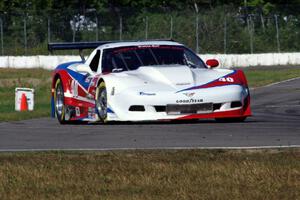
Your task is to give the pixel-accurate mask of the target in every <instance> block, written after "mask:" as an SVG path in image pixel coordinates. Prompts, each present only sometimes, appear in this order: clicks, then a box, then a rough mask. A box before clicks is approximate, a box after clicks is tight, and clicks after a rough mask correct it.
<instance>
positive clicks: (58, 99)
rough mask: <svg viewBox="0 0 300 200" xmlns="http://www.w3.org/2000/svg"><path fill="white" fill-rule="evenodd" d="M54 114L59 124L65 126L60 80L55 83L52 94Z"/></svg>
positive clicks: (63, 100)
mask: <svg viewBox="0 0 300 200" xmlns="http://www.w3.org/2000/svg"><path fill="white" fill-rule="evenodd" d="M54 103H55V114H56V117H57V119H58V122H59V123H60V124H66V122H67V121H66V120H65V97H64V88H63V84H62V81H61V79H60V78H58V79H57V80H56V82H55V92H54Z"/></svg>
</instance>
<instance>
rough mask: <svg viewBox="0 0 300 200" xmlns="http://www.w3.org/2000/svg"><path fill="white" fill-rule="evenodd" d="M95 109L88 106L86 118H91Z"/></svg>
mask: <svg viewBox="0 0 300 200" xmlns="http://www.w3.org/2000/svg"><path fill="white" fill-rule="evenodd" d="M95 113H96V110H95V108H91V107H89V108H88V118H90V119H93V118H94V117H95Z"/></svg>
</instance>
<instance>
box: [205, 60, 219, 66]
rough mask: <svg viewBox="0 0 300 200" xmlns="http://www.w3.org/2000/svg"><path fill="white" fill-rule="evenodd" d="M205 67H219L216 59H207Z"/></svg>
mask: <svg viewBox="0 0 300 200" xmlns="http://www.w3.org/2000/svg"><path fill="white" fill-rule="evenodd" d="M206 65H208V66H209V67H210V68H214V67H218V66H219V61H218V60H216V59H208V60H207V61H206Z"/></svg>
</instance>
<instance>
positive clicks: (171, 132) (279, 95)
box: [0, 78, 300, 151]
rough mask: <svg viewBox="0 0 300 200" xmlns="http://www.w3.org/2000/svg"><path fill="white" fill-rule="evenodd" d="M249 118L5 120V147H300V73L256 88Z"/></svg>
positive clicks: (1, 147)
mask: <svg viewBox="0 0 300 200" xmlns="http://www.w3.org/2000/svg"><path fill="white" fill-rule="evenodd" d="M251 97H252V111H253V117H250V118H248V119H247V120H246V121H245V122H244V123H216V122H215V121H214V120H201V121H198V122H190V121H189V122H185V121H184V122H176V123H174V122H172V123H169V122H162V123H121V124H120V123H119V124H105V125H101V124H89V125H63V126H62V125H59V124H58V122H57V120H56V119H50V118H41V119H33V120H25V121H19V122H2V123H0V151H33V150H113V149H157V148H160V149H181V148H257V147H263V148H269V147H300V78H298V79H294V80H289V81H286V82H282V83H278V84H273V85H270V86H266V87H262V88H257V89H254V90H251Z"/></svg>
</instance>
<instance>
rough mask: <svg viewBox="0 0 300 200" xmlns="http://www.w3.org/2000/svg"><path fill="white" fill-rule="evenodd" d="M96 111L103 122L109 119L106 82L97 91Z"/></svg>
mask: <svg viewBox="0 0 300 200" xmlns="http://www.w3.org/2000/svg"><path fill="white" fill-rule="evenodd" d="M95 104H96V111H97V114H98V117H99V119H100V121H101V122H106V119H107V92H106V86H105V83H104V82H101V83H100V84H99V86H98V87H97V90H96V102H95Z"/></svg>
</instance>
